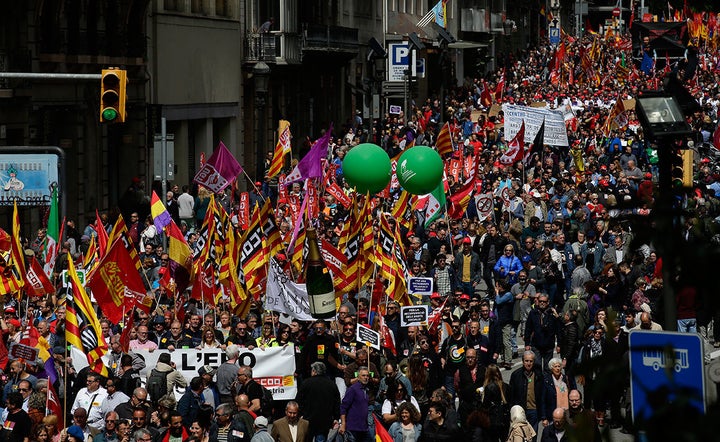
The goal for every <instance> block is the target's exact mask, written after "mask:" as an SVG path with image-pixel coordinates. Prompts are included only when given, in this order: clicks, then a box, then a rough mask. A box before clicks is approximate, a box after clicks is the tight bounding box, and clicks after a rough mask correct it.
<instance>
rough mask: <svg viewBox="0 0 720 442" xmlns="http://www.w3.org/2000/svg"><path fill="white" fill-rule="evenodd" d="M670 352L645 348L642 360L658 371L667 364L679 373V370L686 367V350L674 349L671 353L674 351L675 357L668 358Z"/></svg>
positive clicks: (647, 365)
mask: <svg viewBox="0 0 720 442" xmlns="http://www.w3.org/2000/svg"><path fill="white" fill-rule="evenodd" d="M670 353H671V352H667V351H664V350H647V351H643V352H642V362H643V365H644V366H646V367H652V368H653V370H655V371H658V370H660V369H661V368H665V367H667V366H668V364H669V365H670V366H671V367H673V370H675V372H677V373H680V370H682V369H684V368H688V367H689V365H688V351H687V350H684V349H675V350H674V351H672V353H675V357H674V358H672V357H670V358H668V356H670Z"/></svg>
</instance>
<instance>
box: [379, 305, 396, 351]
mask: <svg viewBox="0 0 720 442" xmlns="http://www.w3.org/2000/svg"><path fill="white" fill-rule="evenodd" d="M378 316H379V317H380V335H381V336H382V342H383V345H382V346H383V347H385V348H387V349H388V350H390V353H392V354H393V356H396V355H397V348H396V347H395V335H393V333H392V331H391V330H390V327H388V326H387V324H385V318H384V317H383V315H378Z"/></svg>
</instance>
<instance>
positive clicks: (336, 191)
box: [325, 183, 352, 209]
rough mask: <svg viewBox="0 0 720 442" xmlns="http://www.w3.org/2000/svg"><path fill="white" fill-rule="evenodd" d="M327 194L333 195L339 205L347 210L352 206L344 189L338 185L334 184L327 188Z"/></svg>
mask: <svg viewBox="0 0 720 442" xmlns="http://www.w3.org/2000/svg"><path fill="white" fill-rule="evenodd" d="M325 192H327V193H328V194H330V195H332V196H333V197H334V198H335V200H336V201H337V202H338V204H340V205H342V206H343V207H344V208H346V209H347V208H348V207H350V206H351V205H352V200H351V199H350V197H349V196H347V195H346V194H345V192H343V190H342V188H341V187H340V186H338V185H337V183H332V184H330V185H329V186H327V187H326V188H325Z"/></svg>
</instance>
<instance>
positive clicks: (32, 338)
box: [20, 322, 40, 347]
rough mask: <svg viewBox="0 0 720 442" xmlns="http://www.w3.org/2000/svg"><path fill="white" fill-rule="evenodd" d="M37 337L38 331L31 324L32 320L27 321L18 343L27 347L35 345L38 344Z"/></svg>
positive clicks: (38, 335)
mask: <svg viewBox="0 0 720 442" xmlns="http://www.w3.org/2000/svg"><path fill="white" fill-rule="evenodd" d="M39 337H40V333H38V330H37V329H36V328H35V327H34V326H33V325H32V322H28V324H27V326H26V327H25V330H23V334H22V337H21V338H20V343H21V344H23V345H27V346H28V347H36V346H37V345H38V338H39Z"/></svg>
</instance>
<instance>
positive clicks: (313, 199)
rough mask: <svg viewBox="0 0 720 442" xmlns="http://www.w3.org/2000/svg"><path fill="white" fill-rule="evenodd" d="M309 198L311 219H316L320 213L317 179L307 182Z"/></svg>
mask: <svg viewBox="0 0 720 442" xmlns="http://www.w3.org/2000/svg"><path fill="white" fill-rule="evenodd" d="M307 198H308V204H307V205H308V215H309V216H310V219H316V218H317V217H318V215H319V214H320V199H319V198H318V191H317V187H315V180H308V182H307Z"/></svg>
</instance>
